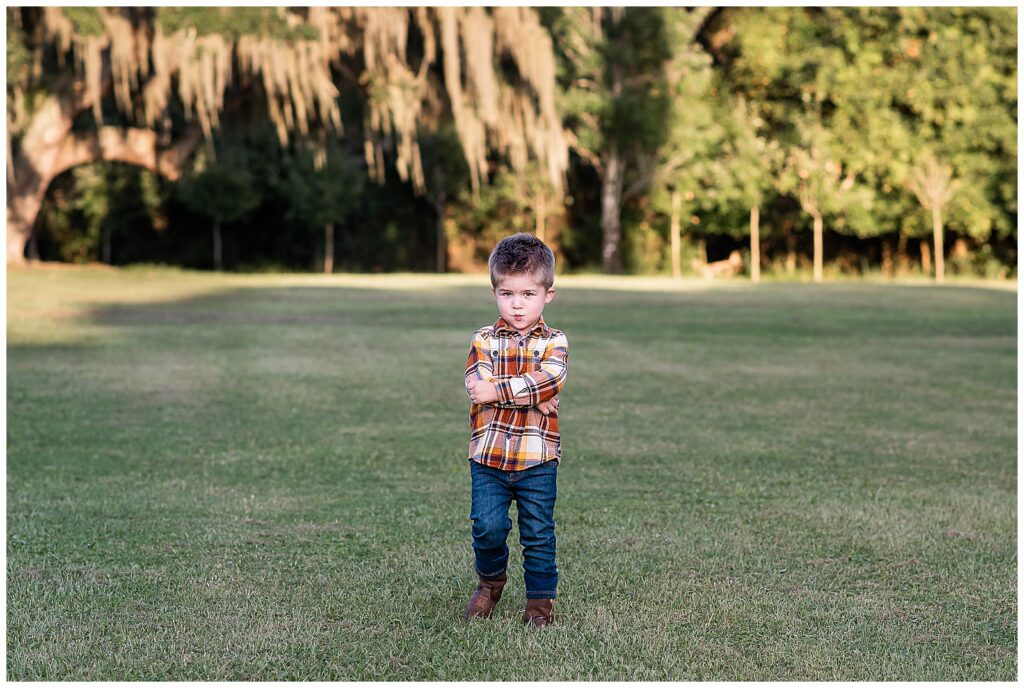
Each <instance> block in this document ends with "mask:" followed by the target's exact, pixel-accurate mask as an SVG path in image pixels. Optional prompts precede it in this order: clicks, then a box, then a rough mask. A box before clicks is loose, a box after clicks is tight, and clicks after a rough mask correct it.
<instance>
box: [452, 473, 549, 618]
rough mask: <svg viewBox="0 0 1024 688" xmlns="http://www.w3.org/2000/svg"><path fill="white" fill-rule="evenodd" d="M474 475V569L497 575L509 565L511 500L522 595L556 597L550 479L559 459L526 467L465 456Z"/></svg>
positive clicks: (539, 597)
mask: <svg viewBox="0 0 1024 688" xmlns="http://www.w3.org/2000/svg"><path fill="white" fill-rule="evenodd" d="M469 468H470V475H471V476H472V478H473V506H472V510H471V511H470V514H469V517H470V518H471V519H473V551H474V552H475V553H476V572H477V573H478V574H479V575H480V576H481V577H483V578H498V577H500V576H501V575H502V574H504V573H505V568H506V567H507V565H508V545H506V543H505V541H506V539H507V538H508V533H509V531H510V530H512V519H510V518H509V517H508V509H509V507H510V506H511V505H512V500H513V499H515V500H516V509H517V511H518V512H519V543H520V544H521V545H522V546H523V581H524V583H525V585H526V597H527V598H531V599H555V597H557V595H556V590H557V588H558V569H557V568H556V567H555V496H556V489H555V483H556V478H557V477H558V461H554V460H553V461H546V462H544V463H542V464H540V465H539V466H534V467H532V468H527V469H526V470H525V471H500V470H498V469H497V468H491V467H490V466H484V465H483V464H480V463H477V462H476V461H473V460H470V462H469Z"/></svg>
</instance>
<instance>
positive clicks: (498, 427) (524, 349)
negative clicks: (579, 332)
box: [466, 316, 569, 471]
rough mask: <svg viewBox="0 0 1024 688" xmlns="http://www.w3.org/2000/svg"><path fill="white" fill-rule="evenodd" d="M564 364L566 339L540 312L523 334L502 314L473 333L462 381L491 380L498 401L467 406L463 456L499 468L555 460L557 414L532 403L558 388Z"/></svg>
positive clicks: (557, 450) (557, 453)
mask: <svg viewBox="0 0 1024 688" xmlns="http://www.w3.org/2000/svg"><path fill="white" fill-rule="evenodd" d="M568 364H569V340H568V339H566V337H565V334H564V333H562V332H560V331H559V330H556V329H553V328H550V327H548V326H547V325H546V324H545V323H544V318H543V316H542V317H541V318H540V319H539V320H538V321H537V324H536V326H534V328H533V329H532V330H531V331H530V332H529V333H528V334H527V335H525V336H521V335H520V334H519V333H518V332H517V331H516V330H515V329H513V328H512V327H510V326H509V325H508V324H507V323H506V322H505V321H504V319H502V318H498V320H497V321H496V322H495V323H494V324H493V325H488V326H486V327H482V328H480V329H479V330H477V331H476V332H474V333H473V344H472V347H471V348H470V350H469V358H468V359H467V360H466V382H467V383H468V382H469V381H470V380H487V381H490V382H493V383H495V388H496V389H497V392H498V401H496V402H492V403H489V404H471V405H470V408H469V426H470V437H469V458H470V459H471V460H473V461H476V462H478V463H482V464H484V465H485V466H490V467H492V468H497V469H499V470H503V471H521V470H525V469H527V468H530V467H531V466H536V465H538V464H542V463H544V462H545V461H552V460H557V459H559V458H560V456H561V444H560V438H559V434H558V412H557V411H552V412H551V414H550V415H547V416H545V415H544V414H543V413H541V412H540V411H538V410H537V404H539V403H540V402H542V401H547V400H548V399H550V398H551V397H553V396H555V395H556V394H558V392H559V391H560V390H561V389H562V386H563V385H564V384H565V376H566V374H567V372H568ZM467 393H468V390H467Z"/></svg>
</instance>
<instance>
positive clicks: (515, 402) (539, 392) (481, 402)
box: [464, 234, 569, 626]
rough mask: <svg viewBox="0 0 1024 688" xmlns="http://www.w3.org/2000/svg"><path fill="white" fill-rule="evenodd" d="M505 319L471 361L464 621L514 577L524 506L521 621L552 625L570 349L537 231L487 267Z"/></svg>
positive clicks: (482, 338) (482, 611) (480, 337)
mask: <svg viewBox="0 0 1024 688" xmlns="http://www.w3.org/2000/svg"><path fill="white" fill-rule="evenodd" d="M488 264H489V266H490V271H491V286H492V290H491V291H492V293H493V294H494V298H495V300H496V301H497V304H498V314H499V317H498V319H497V321H495V323H494V324H493V325H487V326H486V327H482V328H480V329H479V330H477V331H476V332H475V333H474V334H473V345H472V348H471V349H470V352H469V360H467V361H466V391H467V392H468V393H469V398H470V399H471V400H472V402H473V404H472V406H471V407H470V409H469V424H470V440H469V466H470V474H471V476H472V481H473V505H472V509H471V512H470V515H469V517H470V518H471V519H472V520H473V550H474V552H475V554H476V572H477V575H478V577H479V583H478V584H477V586H476V590H475V591H474V592H473V596H472V597H470V599H469V603H468V604H467V605H466V611H465V614H464V616H465V618H466V619H473V618H487V617H489V616H490V615H491V611H492V610H493V609H494V604H495V603H496V602H497V601H498V600H499V599H501V591H502V589H503V588H504V587H505V582H506V580H507V577H506V572H505V568H506V565H507V564H508V546H507V545H506V544H505V540H506V538H507V537H508V533H509V530H511V529H512V521H511V519H509V517H508V510H509V506H510V505H511V503H512V500H513V499H514V500H516V507H517V511H518V513H519V542H520V544H522V546H523V574H524V575H523V579H524V582H525V585H526V609H525V611H524V613H523V621H525V622H527V623H529V624H531V625H533V626H546V625H548V624H549V623H551V618H552V615H551V607H552V602H553V601H554V599H555V597H557V595H556V589H557V587H558V570H557V568H556V566H555V518H554V510H555V496H556V490H555V482H556V476H557V470H558V462H559V458H560V456H561V446H560V442H559V435H558V396H557V395H558V392H559V391H560V390H561V389H562V385H564V384H565V376H566V372H567V370H568V357H569V342H568V340H567V339H566V338H565V335H564V334H563V333H562V332H560V331H558V330H556V329H553V328H551V327H548V325H547V324H546V323H545V322H544V318H543V315H542V314H543V312H544V305H545V304H548V303H551V299H553V298H554V296H555V290H554V289H552V286H551V285H552V284H554V281H555V257H554V254H552V253H551V249H549V248H548V247H547V246H545V245H544V242H542V241H541V240H540V239H538V238H536V237H534V236H532V235H530V234H515V235H513V236H510V237H506V238H505V239H502V240H501V242H499V243H498V245H497V246H495V247H494V251H492V252H491V257H490V260H489V261H488Z"/></svg>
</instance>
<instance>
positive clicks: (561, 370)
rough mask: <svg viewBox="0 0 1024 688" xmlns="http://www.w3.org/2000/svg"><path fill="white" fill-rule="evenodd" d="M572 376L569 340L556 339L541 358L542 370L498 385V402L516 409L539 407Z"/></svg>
mask: <svg viewBox="0 0 1024 688" xmlns="http://www.w3.org/2000/svg"><path fill="white" fill-rule="evenodd" d="M568 373H569V340H568V339H567V338H566V336H565V335H564V334H559V335H557V336H556V337H554V338H553V339H552V340H551V341H550V342H549V343H548V346H547V348H546V349H544V356H543V358H542V359H541V363H540V370H536V371H533V372H531V373H527V374H526V375H520V376H518V377H510V378H506V379H504V380H498V381H496V382H495V388H496V389H497V392H498V401H499V402H501V403H503V404H509V405H513V406H536V405H537V404H539V403H540V402H542V401H547V400H548V399H550V398H551V397H553V396H555V395H556V394H558V393H559V392H560V391H561V390H562V387H563V386H565V378H566V376H567V375H568Z"/></svg>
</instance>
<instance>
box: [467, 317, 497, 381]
mask: <svg viewBox="0 0 1024 688" xmlns="http://www.w3.org/2000/svg"><path fill="white" fill-rule="evenodd" d="M471 380H483V381H486V382H494V364H493V363H492V362H491V352H490V346H489V345H488V344H487V342H485V341H484V340H483V337H482V336H480V333H479V332H477V333H475V334H474V335H473V343H472V345H471V346H470V349H469V357H468V358H467V359H466V380H465V389H466V394H467V395H468V394H469V383H470V381H471Z"/></svg>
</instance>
